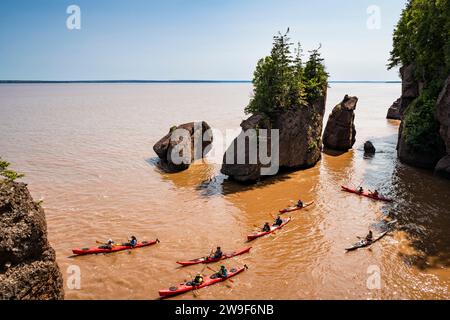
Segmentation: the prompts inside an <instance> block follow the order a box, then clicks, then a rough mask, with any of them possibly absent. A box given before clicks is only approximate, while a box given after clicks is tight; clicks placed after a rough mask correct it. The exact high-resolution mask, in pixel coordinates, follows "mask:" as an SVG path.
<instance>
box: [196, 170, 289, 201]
mask: <svg viewBox="0 0 450 320" xmlns="http://www.w3.org/2000/svg"><path fill="white" fill-rule="evenodd" d="M294 171H297V170H291V171H286V170H283V171H282V172H280V173H279V174H278V175H276V176H271V177H267V178H264V179H261V180H259V181H256V182H248V183H242V182H237V181H234V180H232V179H230V178H228V177H227V176H226V175H223V174H219V175H217V176H215V177H213V178H211V179H210V180H207V181H204V182H202V183H201V184H200V185H198V186H197V190H198V191H200V192H201V194H202V196H205V197H210V196H215V195H225V196H226V195H230V194H234V193H237V192H245V191H250V190H255V189H262V188H264V187H267V186H269V185H272V184H276V183H278V182H281V181H286V180H289V179H291V177H290V176H289V173H291V172H294Z"/></svg>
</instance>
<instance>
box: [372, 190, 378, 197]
mask: <svg viewBox="0 0 450 320" xmlns="http://www.w3.org/2000/svg"><path fill="white" fill-rule="evenodd" d="M372 195H373V196H374V197H377V198H378V196H379V193H378V190H375V191H374V192H372Z"/></svg>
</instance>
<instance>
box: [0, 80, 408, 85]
mask: <svg viewBox="0 0 450 320" xmlns="http://www.w3.org/2000/svg"><path fill="white" fill-rule="evenodd" d="M33 83H42V84H46V83H48V84H52V83H55V84H57V83H252V81H251V80H207V79H200V80H194V79H187V80H179V79H178V80H177V79H175V80H0V84H33ZM328 83H401V80H330V81H328Z"/></svg>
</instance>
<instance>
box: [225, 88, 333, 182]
mask: <svg viewBox="0 0 450 320" xmlns="http://www.w3.org/2000/svg"><path fill="white" fill-rule="evenodd" d="M325 101H326V90H325V93H324V95H323V96H322V97H320V98H318V99H317V100H316V101H315V102H314V103H311V104H310V105H306V106H301V107H298V108H294V107H293V108H290V109H287V110H284V111H280V112H278V113H277V114H276V115H275V116H274V117H273V118H272V119H268V118H267V117H264V116H263V115H261V114H255V115H252V116H251V117H250V118H248V119H247V120H244V121H243V122H242V123H241V128H242V132H241V133H240V135H239V137H238V138H236V139H235V140H234V141H233V143H232V144H231V145H230V147H229V148H228V150H227V151H226V152H225V154H224V157H223V165H222V169H221V172H222V173H223V174H225V175H228V176H229V177H230V178H231V179H233V180H236V181H239V182H253V181H256V180H258V179H259V178H261V177H262V176H264V174H263V175H262V174H261V168H263V167H268V166H265V165H262V164H261V161H259V160H260V159H259V157H258V159H257V161H256V162H255V163H251V161H249V149H250V148H248V147H246V148H245V151H243V150H241V151H240V152H239V151H238V150H237V146H238V145H239V144H238V143H237V141H238V139H239V138H240V137H243V136H244V135H246V134H248V133H249V132H250V131H249V129H255V130H257V129H278V130H279V131H278V132H279V149H278V151H279V152H278V155H279V168H281V169H291V170H292V169H300V168H307V167H311V166H313V165H315V164H316V163H317V162H318V161H319V160H320V158H321V145H322V141H321V133H322V123H323V115H324V113H325ZM249 139H250V140H252V139H257V138H256V136H254V137H250V138H249ZM252 141H255V140H252ZM267 141H268V142H267V143H268V146H267V150H268V151H270V150H271V148H270V143H271V141H272V137H271V135H270V134H269V135H268V139H267ZM257 146H258V151H259V150H260V148H261V141H259V143H258V144H257ZM241 152H245V159H246V161H245V162H244V163H238V161H237V155H238V154H239V153H241ZM233 155H234V157H233ZM227 156H229V157H230V158H232V159H230V160H227ZM273 159H274V158H273V157H272V160H273ZM277 172H278V168H277V170H276V172H274V173H273V174H276V173H277Z"/></svg>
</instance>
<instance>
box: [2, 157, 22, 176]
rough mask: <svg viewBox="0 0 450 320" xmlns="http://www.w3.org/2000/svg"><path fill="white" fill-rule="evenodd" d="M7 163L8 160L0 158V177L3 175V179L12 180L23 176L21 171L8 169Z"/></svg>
mask: <svg viewBox="0 0 450 320" xmlns="http://www.w3.org/2000/svg"><path fill="white" fill-rule="evenodd" d="M9 165H10V163H9V162H8V161H4V160H2V159H1V158H0V177H3V179H4V180H6V181H14V180H16V179H20V178H23V177H24V176H25V175H24V174H22V173H17V172H15V171H13V170H10V169H8V167H9Z"/></svg>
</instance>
